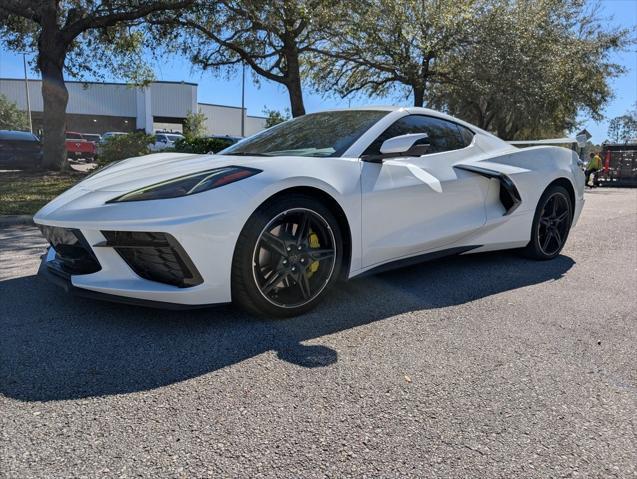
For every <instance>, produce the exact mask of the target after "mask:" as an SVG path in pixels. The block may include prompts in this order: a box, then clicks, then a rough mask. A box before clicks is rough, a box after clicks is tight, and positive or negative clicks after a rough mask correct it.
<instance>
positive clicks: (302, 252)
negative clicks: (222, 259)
mask: <svg viewBox="0 0 637 479" xmlns="http://www.w3.org/2000/svg"><path fill="white" fill-rule="evenodd" d="M342 248H343V246H342V239H341V233H340V229H339V227H338V222H337V221H336V220H335V218H334V216H333V214H332V213H331V211H330V210H329V209H327V208H326V207H325V206H324V205H323V204H321V203H320V202H319V201H318V200H316V199H314V198H312V197H308V196H304V195H293V196H291V197H290V198H285V199H284V200H283V201H279V202H276V203H272V204H269V205H267V204H266V205H265V206H264V207H262V208H260V209H259V210H257V212H255V214H254V215H253V217H251V219H250V220H248V223H247V224H246V226H245V227H244V231H242V233H241V235H240V238H239V241H238V243H237V248H236V251H235V256H234V259H233V279H232V289H233V300H235V301H236V302H237V303H239V304H240V305H241V306H243V307H244V308H245V309H247V310H249V311H251V312H253V313H257V314H263V315H268V316H278V317H289V316H295V315H298V314H302V313H304V312H306V311H308V310H309V309H311V308H313V307H314V306H315V305H316V304H317V303H318V302H319V301H320V299H321V298H322V297H323V296H324V293H325V292H326V291H327V289H328V288H329V287H330V286H331V284H332V283H333V282H334V281H335V280H336V279H337V278H338V275H339V273H340V263H341V258H342Z"/></svg>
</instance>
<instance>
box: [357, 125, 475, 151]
mask: <svg viewBox="0 0 637 479" xmlns="http://www.w3.org/2000/svg"><path fill="white" fill-rule="evenodd" d="M409 133H427V135H429V141H430V142H431V149H430V153H439V152H441V151H450V150H458V149H460V148H464V147H465V146H467V144H468V143H466V141H465V139H464V138H463V135H462V133H461V132H460V130H459V129H458V128H457V127H456V124H455V123H452V122H450V121H446V120H441V119H439V118H434V117H431V116H422V115H409V116H406V117H404V118H401V119H400V120H397V121H396V123H394V124H393V125H391V126H390V127H389V128H387V129H386V130H385V131H384V132H383V133H382V134H381V135H380V136H379V137H378V138H376V140H374V142H373V143H372V144H371V145H369V147H368V148H367V150H365V153H364V154H365V155H377V154H380V146H381V145H382V144H383V142H384V141H385V140H387V139H389V138H393V137H395V136H400V135H407V134H409ZM469 133H471V132H469ZM471 136H472V137H473V135H471ZM469 142H471V140H469Z"/></svg>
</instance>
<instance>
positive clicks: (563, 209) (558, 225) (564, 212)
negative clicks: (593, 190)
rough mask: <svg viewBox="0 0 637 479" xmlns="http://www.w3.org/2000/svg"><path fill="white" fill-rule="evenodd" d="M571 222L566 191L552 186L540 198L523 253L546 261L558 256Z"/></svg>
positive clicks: (568, 198) (569, 200)
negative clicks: (529, 239) (529, 238)
mask: <svg viewBox="0 0 637 479" xmlns="http://www.w3.org/2000/svg"><path fill="white" fill-rule="evenodd" d="M572 221H573V204H572V202H571V197H570V195H569V194H568V191H566V189H564V188H563V187H562V186H559V185H553V186H551V187H549V188H548V189H547V190H546V191H545V192H544V193H543V194H542V196H541V198H540V201H539V202H538V205H537V208H536V210H535V216H534V217H533V227H532V230H531V241H530V242H529V244H528V245H527V247H526V248H525V250H524V253H525V254H526V255H527V256H528V257H530V258H533V259H538V260H548V259H553V258H555V257H556V256H557V255H559V254H560V252H561V251H562V248H563V247H564V244H565V243H566V239H567V238H568V234H569V232H570V230H571V222H572Z"/></svg>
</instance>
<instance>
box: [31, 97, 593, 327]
mask: <svg viewBox="0 0 637 479" xmlns="http://www.w3.org/2000/svg"><path fill="white" fill-rule="evenodd" d="M583 190H584V175H583V173H582V171H581V170H580V169H579V167H578V158H577V155H576V154H575V153H574V152H572V151H570V150H567V149H564V148H558V147H550V146H547V147H541V146H540V147H533V148H526V149H518V148H515V147H514V146H511V145H509V144H508V143H506V142H504V141H502V140H500V139H498V138H497V137H495V136H493V135H491V134H490V133H487V132H485V131H482V130H480V129H478V128H476V127H474V126H472V125H470V124H467V123H465V122H463V121H461V120H457V119H455V118H452V117H450V116H447V115H444V114H441V113H437V112H435V111H431V110H428V109H424V108H392V107H389V108H386V107H377V108H360V109H348V110H333V111H325V112H321V113H313V114H308V115H305V116H302V117H299V118H295V119H293V120H290V121H288V122H285V123H282V124H281V125H278V126H276V127H273V128H270V129H268V130H265V131H263V132H261V133H258V134H257V135H255V136H252V137H250V138H247V139H245V140H243V141H240V142H239V143H237V144H235V145H232V146H231V147H229V148H227V149H226V150H224V151H222V152H221V153H220V154H217V155H184V154H178V153H160V154H155V155H148V156H143V157H139V158H130V159H127V160H124V161H121V162H118V163H115V164H112V165H110V166H108V167H106V168H104V169H102V170H101V171H98V172H97V173H95V174H93V175H91V176H90V177H87V178H86V179H85V180H84V181H82V182H81V183H79V184H78V185H76V186H74V187H73V188H71V189H70V190H68V191H67V192H65V193H64V194H62V195H60V196H59V197H58V198H56V199H55V200H53V201H51V202H50V203H49V204H48V205H46V206H45V207H44V208H42V209H41V210H40V211H39V212H38V213H37V214H36V216H35V218H34V219H35V222H36V223H37V224H38V225H39V226H40V228H41V229H42V232H43V233H44V235H45V236H46V238H47V239H48V241H49V242H50V243H51V247H50V248H49V249H48V252H47V253H46V254H45V255H44V256H43V262H42V266H41V268H40V272H41V274H43V275H46V276H48V277H49V278H51V279H54V280H56V281H57V282H58V283H60V284H62V285H64V286H65V287H66V289H67V290H72V291H74V292H76V293H80V294H83V295H89V296H94V297H102V298H106V299H111V300H119V301H123V302H132V303H144V304H149V305H155V306H160V307H199V306H206V305H211V304H215V303H225V302H229V301H234V302H236V303H238V304H239V305H241V306H242V307H244V308H246V309H248V310H249V311H252V312H255V313H259V314H265V315H269V316H292V315H296V314H300V313H303V312H305V311H308V310H309V309H310V308H312V307H314V306H315V305H316V304H317V303H318V302H319V301H320V300H321V299H322V298H323V297H324V296H325V294H326V293H327V291H328V290H329V289H330V287H331V286H333V285H334V283H335V282H336V281H338V280H339V279H348V278H354V277H357V276H360V275H362V274H368V273H374V272H378V271H381V270H386V269H388V268H392V267H396V266H401V265H405V264H410V263H413V262H416V261H422V260H427V259H432V258H438V257H441V256H444V255H449V254H473V253H479V252H482V251H492V250H502V249H510V248H521V249H523V251H524V252H526V254H527V255H529V256H531V257H533V258H537V259H551V258H554V257H555V256H557V255H558V254H559V253H560V251H561V249H562V247H563V246H564V242H565V241H566V238H567V236H568V233H569V230H570V228H571V226H573V225H574V224H575V222H576V221H577V218H578V216H579V214H580V211H581V210H582V205H583V202H584V200H583Z"/></svg>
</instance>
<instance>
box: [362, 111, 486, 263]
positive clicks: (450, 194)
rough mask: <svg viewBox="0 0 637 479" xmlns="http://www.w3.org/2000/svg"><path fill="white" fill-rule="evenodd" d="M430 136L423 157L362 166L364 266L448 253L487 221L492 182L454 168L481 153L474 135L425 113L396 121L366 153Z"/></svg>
mask: <svg viewBox="0 0 637 479" xmlns="http://www.w3.org/2000/svg"><path fill="white" fill-rule="evenodd" d="M409 133H426V134H427V135H428V136H429V141H430V143H431V147H430V148H429V150H428V153H427V154H425V155H423V156H420V157H402V158H395V159H386V160H384V161H383V163H371V162H365V161H363V163H362V170H361V175H362V176H361V189H362V242H363V245H362V248H363V267H364V268H367V267H372V266H374V265H378V264H382V263H385V262H388V261H391V260H396V259H401V258H405V257H409V256H414V255H417V254H419V253H426V252H428V251H434V250H440V249H446V247H452V245H453V244H454V243H456V242H458V241H459V240H460V239H461V238H462V237H463V236H466V235H467V234H469V233H471V232H473V231H476V230H477V229H479V228H481V227H482V226H483V225H484V223H485V220H486V214H485V207H484V204H485V198H486V195H487V191H488V185H489V180H488V179H486V178H483V177H481V176H479V175H475V174H471V173H469V172H466V171H462V170H457V169H454V168H453V165H454V164H455V163H457V162H459V161H460V160H462V159H465V158H467V157H468V156H471V155H475V154H479V153H480V150H479V149H478V147H477V146H475V145H474V144H473V142H472V138H473V133H472V132H471V131H470V130H468V129H467V128H465V127H463V126H461V125H457V124H456V123H453V122H450V121H446V120H443V119H440V118H435V117H430V116H425V115H408V116H405V117H403V118H401V119H399V120H397V121H396V122H395V123H394V124H393V125H391V126H390V127H389V128H388V129H387V130H385V132H384V133H382V134H381V135H380V136H379V137H378V138H377V139H376V140H375V141H374V142H372V144H371V145H370V146H369V147H368V148H367V149H366V151H365V154H364V155H363V158H364V156H365V155H366V154H369V155H373V154H379V153H380V146H381V144H382V143H383V142H384V141H385V140H387V139H389V138H393V137H395V136H400V135H404V134H409Z"/></svg>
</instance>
